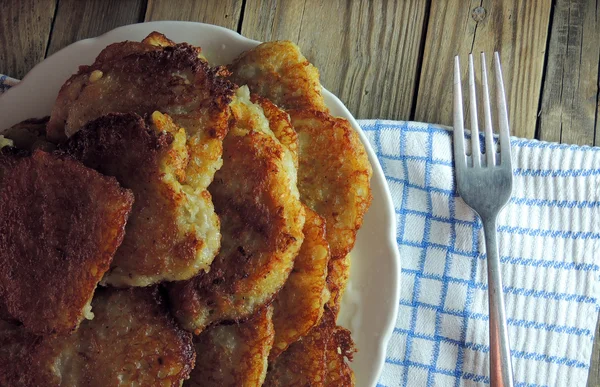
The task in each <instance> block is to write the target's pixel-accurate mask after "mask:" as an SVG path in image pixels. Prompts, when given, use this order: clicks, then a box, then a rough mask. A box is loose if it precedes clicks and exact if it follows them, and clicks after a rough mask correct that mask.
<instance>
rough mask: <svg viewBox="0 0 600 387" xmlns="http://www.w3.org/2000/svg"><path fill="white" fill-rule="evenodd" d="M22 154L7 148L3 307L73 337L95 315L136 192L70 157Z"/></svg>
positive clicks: (0, 281) (0, 162) (1, 161)
mask: <svg viewBox="0 0 600 387" xmlns="http://www.w3.org/2000/svg"><path fill="white" fill-rule="evenodd" d="M14 149H15V148H4V149H2V150H0V230H2V232H0V300H2V302H0V303H3V304H4V305H5V309H6V313H7V314H8V315H10V316H11V317H12V318H13V319H15V320H17V321H20V322H21V323H23V325H24V327H25V328H26V329H27V330H29V331H31V332H35V333H51V332H58V333H66V332H70V331H71V330H72V329H74V328H75V327H77V326H78V325H79V323H80V322H81V320H83V318H84V317H87V318H90V317H91V316H93V314H91V313H90V311H89V302H90V301H91V299H92V295H93V294H94V290H95V288H96V285H97V284H98V281H100V279H101V278H102V275H103V274H104V273H105V272H106V271H107V270H108V268H109V265H110V263H111V261H112V259H113V255H114V253H115V251H116V250H117V247H119V245H120V244H121V241H122V240H123V235H124V233H125V223H126V221H127V217H128V215H129V212H130V211H131V206H132V203H133V194H132V193H131V191H129V190H126V189H123V188H121V186H119V184H118V183H117V181H116V180H115V179H114V178H112V177H105V176H102V175H101V174H99V173H98V172H96V171H94V170H92V169H89V168H86V167H84V166H83V165H82V164H81V163H79V162H77V161H75V160H73V159H71V158H69V157H66V156H63V155H55V154H50V153H46V152H44V151H41V150H37V151H35V152H34V153H33V155H32V156H25V155H14V154H11V150H14ZM22 154H24V153H23V152H22ZM0 364H1V363H0Z"/></svg>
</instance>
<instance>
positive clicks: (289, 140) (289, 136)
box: [250, 94, 298, 168]
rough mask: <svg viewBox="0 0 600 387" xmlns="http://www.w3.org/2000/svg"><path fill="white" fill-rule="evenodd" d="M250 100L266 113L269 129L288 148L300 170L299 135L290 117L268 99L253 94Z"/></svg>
mask: <svg viewBox="0 0 600 387" xmlns="http://www.w3.org/2000/svg"><path fill="white" fill-rule="evenodd" d="M250 99H251V101H252V102H253V103H255V104H258V105H259V106H260V107H261V108H262V109H263V112H264V113H265V117H266V118H267V120H269V127H270V128H271V131H272V132H273V134H274V135H275V137H277V139H278V140H279V142H280V143H281V145H283V146H284V147H286V148H287V149H288V150H289V151H290V153H291V154H292V158H293V159H294V164H295V165H296V168H298V134H297V133H296V130H294V128H293V127H292V123H291V122H290V116H289V115H288V114H287V113H286V112H285V111H283V110H281V109H280V108H278V107H277V106H276V105H275V104H274V103H273V102H271V101H269V100H268V99H267V98H263V97H260V96H258V95H257V94H252V95H251V96H250Z"/></svg>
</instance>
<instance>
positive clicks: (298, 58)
mask: <svg viewBox="0 0 600 387" xmlns="http://www.w3.org/2000/svg"><path fill="white" fill-rule="evenodd" d="M227 67H228V68H229V70H230V71H231V72H232V73H233V75H232V77H231V80H232V81H233V82H235V83H237V84H238V85H240V86H242V85H248V87H249V88H250V91H251V92H252V93H256V94H258V95H260V96H262V97H265V98H268V99H269V100H271V101H272V102H273V103H275V104H276V105H277V106H281V107H282V108H283V109H286V110H287V109H316V110H319V111H323V112H327V111H329V110H328V109H327V107H326V106H325V101H324V99H323V96H322V95H321V84H320V83H319V70H317V68H316V67H315V66H313V65H312V64H311V63H310V62H309V61H308V60H307V59H306V58H305V57H304V55H302V53H301V52H300V48H299V47H298V46H297V45H295V44H294V43H292V42H290V41H286V40H284V41H274V42H267V43H262V44H259V45H258V46H256V47H254V48H253V49H251V50H248V51H246V52H244V53H242V54H241V55H240V56H239V57H238V58H236V59H235V60H234V61H233V63H232V64H231V65H229V66H227Z"/></svg>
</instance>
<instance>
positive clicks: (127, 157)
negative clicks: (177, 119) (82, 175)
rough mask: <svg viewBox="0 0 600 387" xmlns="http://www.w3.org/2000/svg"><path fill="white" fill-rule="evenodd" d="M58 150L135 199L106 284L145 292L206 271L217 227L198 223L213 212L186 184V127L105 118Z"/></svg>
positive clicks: (163, 119) (133, 117) (158, 118)
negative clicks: (155, 285)
mask: <svg viewBox="0 0 600 387" xmlns="http://www.w3.org/2000/svg"><path fill="white" fill-rule="evenodd" d="M61 149H63V150H64V151H65V152H67V153H68V154H70V155H71V156H73V157H74V158H76V159H78V160H80V161H81V162H83V163H84V164H85V165H86V166H88V167H90V168H93V169H95V170H97V171H99V172H101V173H103V174H105V175H108V176H115V177H116V178H117V180H118V181H119V183H120V184H121V185H122V186H123V187H125V188H129V189H131V190H132V191H133V193H134V195H135V203H134V205H133V211H132V213H131V216H130V217H129V221H128V223H127V228H126V230H127V233H126V235H125V239H124V241H123V244H122V245H121V247H120V248H119V249H118V250H117V253H116V255H115V259H114V260H113V262H112V265H111V270H110V271H109V272H108V273H107V275H106V276H105V278H104V280H103V283H106V284H110V285H115V286H147V285H150V284H153V283H158V282H161V281H175V280H186V279H189V278H191V277H193V276H194V275H196V274H197V273H198V272H199V271H200V270H201V269H205V270H206V269H208V267H209V266H210V263H211V262H212V259H213V256H212V255H211V254H209V253H207V247H206V244H205V243H206V241H207V240H212V239H215V236H214V235H213V234H214V233H215V232H216V231H215V230H214V229H213V228H212V227H211V226H210V225H211V224H213V223H216V222H217V221H216V220H211V221H210V222H208V224H207V223H206V222H205V219H203V218H202V217H197V216H196V214H198V213H207V212H212V211H213V210H212V203H211V200H210V197H209V198H203V197H202V196H198V195H195V194H194V191H193V189H192V188H191V187H190V186H188V185H186V184H185V182H184V175H185V167H186V165H187V163H188V153H187V150H186V135H185V130H184V129H183V128H178V127H177V126H175V125H174V124H173V122H172V120H171V119H170V118H169V117H168V116H166V115H163V114H161V113H159V112H155V113H154V114H152V117H151V118H150V126H148V125H147V124H146V123H145V122H144V120H142V118H141V117H140V116H138V115H137V114H122V113H117V114H108V115H106V116H102V117H100V118H97V119H95V120H93V121H91V122H89V123H88V124H86V125H85V126H84V127H83V128H82V129H81V130H80V131H79V132H77V133H76V134H75V135H73V136H72V137H71V138H70V139H69V140H68V141H67V142H66V143H65V144H64V145H62V146H61ZM207 207H209V208H207ZM215 216H216V215H215ZM216 243H218V241H215V244H216ZM215 248H216V247H215V246H211V247H210V249H209V250H210V251H212V250H214V249H215Z"/></svg>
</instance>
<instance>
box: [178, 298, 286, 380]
mask: <svg viewBox="0 0 600 387" xmlns="http://www.w3.org/2000/svg"><path fill="white" fill-rule="evenodd" d="M272 315H273V309H272V308H271V307H265V308H262V309H259V310H258V311H257V313H255V314H254V316H252V317H251V318H250V319H248V320H246V321H244V322H242V323H235V324H231V325H218V326H213V327H210V328H208V329H207V330H205V331H204V332H202V333H201V334H200V336H195V337H194V347H195V348H196V367H195V368H194V370H193V371H192V374H191V376H190V380H188V381H187V382H185V384H184V386H198V387H211V386H214V387H229V386H230V387H254V386H261V385H262V383H263V381H264V380H265V374H266V372H267V364H268V361H267V358H268V356H269V350H270V349H271V346H272V345H273V336H274V331H273V322H272V320H271V319H272Z"/></svg>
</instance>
